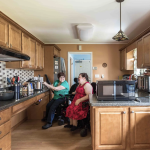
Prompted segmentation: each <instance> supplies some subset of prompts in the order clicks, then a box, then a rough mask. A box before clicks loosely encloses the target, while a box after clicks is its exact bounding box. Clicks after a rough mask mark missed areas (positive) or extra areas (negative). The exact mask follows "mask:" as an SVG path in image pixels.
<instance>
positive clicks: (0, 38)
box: [0, 18, 9, 47]
mask: <svg viewBox="0 0 150 150" xmlns="http://www.w3.org/2000/svg"><path fill="white" fill-rule="evenodd" d="M8 27H9V24H8V22H6V21H5V20H4V19H2V18H0V45H2V46H5V47H8V46H9V43H8Z"/></svg>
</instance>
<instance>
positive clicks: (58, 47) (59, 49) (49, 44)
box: [44, 44, 61, 51]
mask: <svg viewBox="0 0 150 150" xmlns="http://www.w3.org/2000/svg"><path fill="white" fill-rule="evenodd" d="M44 46H54V47H55V48H56V49H57V50H58V51H61V49H60V48H59V47H58V46H57V45H55V44H44Z"/></svg>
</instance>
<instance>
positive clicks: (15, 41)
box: [9, 24, 21, 51]
mask: <svg viewBox="0 0 150 150" xmlns="http://www.w3.org/2000/svg"><path fill="white" fill-rule="evenodd" d="M9 47H10V48H11V49H14V50H18V51H21V30H19V29H17V28H16V27H14V26H13V25H11V24H9Z"/></svg>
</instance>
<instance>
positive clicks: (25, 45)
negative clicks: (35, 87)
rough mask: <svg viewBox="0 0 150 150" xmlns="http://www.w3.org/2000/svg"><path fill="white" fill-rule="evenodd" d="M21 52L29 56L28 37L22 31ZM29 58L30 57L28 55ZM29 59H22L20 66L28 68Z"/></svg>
mask: <svg viewBox="0 0 150 150" xmlns="http://www.w3.org/2000/svg"><path fill="white" fill-rule="evenodd" d="M22 53H24V54H27V55H29V56H30V38H29V36H27V35H26V34H24V33H22ZM30 59H31V57H30ZM29 62H30V61H22V62H21V65H22V66H21V68H28V67H29Z"/></svg>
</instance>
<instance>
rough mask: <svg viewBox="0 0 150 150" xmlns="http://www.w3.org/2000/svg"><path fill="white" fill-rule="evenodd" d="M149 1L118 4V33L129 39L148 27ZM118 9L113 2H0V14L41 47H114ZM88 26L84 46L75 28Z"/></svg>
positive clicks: (106, 0) (111, 0)
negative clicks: (90, 35)
mask: <svg viewBox="0 0 150 150" xmlns="http://www.w3.org/2000/svg"><path fill="white" fill-rule="evenodd" d="M149 6H150V0H125V1H124V2H123V3H122V30H123V31H124V32H125V33H126V35H127V36H128V37H129V39H130V40H131V39H133V38H134V37H135V36H137V35H138V34H140V33H141V32H142V31H143V30H145V29H146V28H148V27H149V26H150V7H149ZM119 7H120V5H119V3H117V2H116V1H115V0H0V10H1V11H2V12H3V13H4V14H6V15H7V16H9V17H10V18H11V19H13V20H14V21H15V22H17V23H18V24H20V25H21V26H22V27H23V28H25V29H26V30H28V31H29V32H30V33H32V34H33V35H34V36H36V37H37V38H38V39H40V40H41V41H43V42H44V43H53V44H58V43H59V44H60V43H62V44H65V43H67V44H84V43H85V44H104V43H109V44H111V43H112V44H118V43H128V42H129V41H125V42H116V41H114V40H112V37H113V36H114V35H115V34H116V33H117V32H118V31H119V29H120V27H119V26H120V23H119V22H120V20H119V18H120V16H119V11H120V8H119ZM82 23H91V24H93V25H94V36H93V38H92V39H91V40H90V41H88V42H83V41H80V40H79V39H78V37H77V32H76V25H78V24H82Z"/></svg>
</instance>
